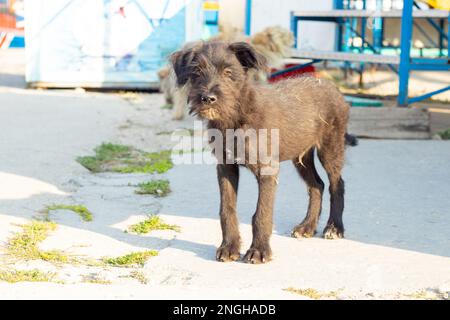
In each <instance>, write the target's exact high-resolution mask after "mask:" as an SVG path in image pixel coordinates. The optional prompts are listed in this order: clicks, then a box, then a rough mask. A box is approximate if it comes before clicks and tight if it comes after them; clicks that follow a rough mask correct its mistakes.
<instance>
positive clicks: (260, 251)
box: [243, 246, 272, 264]
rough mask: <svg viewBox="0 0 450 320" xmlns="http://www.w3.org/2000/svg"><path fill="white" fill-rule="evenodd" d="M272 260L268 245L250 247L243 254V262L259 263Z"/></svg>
mask: <svg viewBox="0 0 450 320" xmlns="http://www.w3.org/2000/svg"><path fill="white" fill-rule="evenodd" d="M270 260H272V250H270V247H269V246H267V247H264V248H250V249H248V251H247V253H246V254H245V256H244V259H243V261H244V262H245V263H252V264H260V263H266V262H269V261H270Z"/></svg>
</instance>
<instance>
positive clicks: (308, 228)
mask: <svg viewBox="0 0 450 320" xmlns="http://www.w3.org/2000/svg"><path fill="white" fill-rule="evenodd" d="M299 160H300V159H295V160H293V161H292V162H293V163H294V165H295V167H296V168H297V171H298V173H299V175H300V176H301V177H302V178H303V180H304V181H305V183H306V185H307V188H308V194H309V205H308V213H307V214H306V217H305V219H304V220H303V222H302V223H300V224H299V225H298V226H296V227H295V228H294V230H293V231H292V236H294V237H296V238H300V237H305V238H310V237H312V236H314V234H315V232H316V228H317V222H318V221H319V216H320V212H321V211H322V195H323V189H324V184H323V181H322V179H320V176H319V174H318V173H317V171H316V167H315V166H314V148H311V149H310V150H309V151H308V152H306V153H305V155H304V156H303V158H302V159H301V162H300V161H299Z"/></svg>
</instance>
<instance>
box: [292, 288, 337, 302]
mask: <svg viewBox="0 0 450 320" xmlns="http://www.w3.org/2000/svg"><path fill="white" fill-rule="evenodd" d="M284 291H287V292H291V293H295V294H298V295H301V296H305V297H308V298H310V299H313V300H320V299H322V298H334V299H336V298H337V295H338V292H336V291H330V292H319V291H318V290H316V289H313V288H306V289H295V288H292V287H289V288H287V289H284Z"/></svg>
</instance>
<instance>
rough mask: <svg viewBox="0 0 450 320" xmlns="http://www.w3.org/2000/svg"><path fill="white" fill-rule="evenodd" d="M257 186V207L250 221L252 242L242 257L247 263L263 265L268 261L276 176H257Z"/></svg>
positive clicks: (270, 252)
mask: <svg viewBox="0 0 450 320" xmlns="http://www.w3.org/2000/svg"><path fill="white" fill-rule="evenodd" d="M257 179H258V186H259V196H258V205H257V207H256V213H255V215H254V216H253V219H252V228H253V241H252V245H251V247H250V249H249V250H248V251H247V253H246V254H245V256H244V261H245V262H247V263H265V262H268V261H270V259H271V257H272V250H271V249H270V243H269V242H270V236H271V235H272V225H273V205H274V199H275V192H276V189H277V181H278V175H260V176H257Z"/></svg>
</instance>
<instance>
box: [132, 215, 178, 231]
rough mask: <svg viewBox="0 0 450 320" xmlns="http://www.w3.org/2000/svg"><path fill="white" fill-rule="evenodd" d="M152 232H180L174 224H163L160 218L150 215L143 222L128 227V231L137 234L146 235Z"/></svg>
mask: <svg viewBox="0 0 450 320" xmlns="http://www.w3.org/2000/svg"><path fill="white" fill-rule="evenodd" d="M154 230H173V231H176V232H180V227H179V226H177V225H174V224H167V223H165V222H164V221H163V220H162V219H161V217H159V216H157V215H151V216H149V217H148V218H147V219H145V220H144V221H141V222H139V223H137V224H133V225H132V226H130V228H129V231H130V232H134V233H137V234H146V233H149V232H151V231H154Z"/></svg>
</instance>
